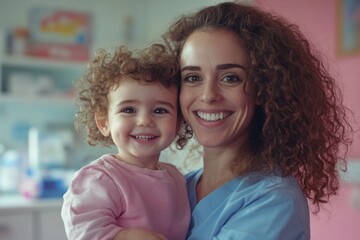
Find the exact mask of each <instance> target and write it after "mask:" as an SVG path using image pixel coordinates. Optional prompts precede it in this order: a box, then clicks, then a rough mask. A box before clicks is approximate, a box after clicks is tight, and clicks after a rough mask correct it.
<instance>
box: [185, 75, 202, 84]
mask: <svg viewBox="0 0 360 240" xmlns="http://www.w3.org/2000/svg"><path fill="white" fill-rule="evenodd" d="M199 81H200V77H199V76H196V75H188V76H186V77H185V78H184V79H183V82H185V83H196V82H199Z"/></svg>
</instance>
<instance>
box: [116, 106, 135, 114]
mask: <svg viewBox="0 0 360 240" xmlns="http://www.w3.org/2000/svg"><path fill="white" fill-rule="evenodd" d="M120 112H122V113H135V112H136V110H135V108H132V107H126V108H122V109H121V111H120Z"/></svg>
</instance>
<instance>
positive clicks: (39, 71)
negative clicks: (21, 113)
mask: <svg viewBox="0 0 360 240" xmlns="http://www.w3.org/2000/svg"><path fill="white" fill-rule="evenodd" d="M85 67H86V63H83V62H75V61H65V60H64V61H63V60H53V59H44V58H35V57H29V56H18V55H0V90H1V93H0V97H1V101H2V102H3V101H19V100H20V101H21V100H24V101H25V102H29V103H33V102H35V103H41V102H42V103H44V102H46V103H54V102H57V103H59V102H63V103H69V102H70V101H72V100H73V99H72V97H71V95H70V96H69V95H67V96H66V95H65V94H64V95H61V94H58V93H55V94H52V93H45V94H44V93H39V94H37V93H31V89H26V87H28V85H29V82H30V81H33V84H34V85H36V84H37V81H38V80H39V79H36V78H41V77H43V78H44V77H45V78H46V80H47V81H49V82H48V84H49V83H51V84H52V86H53V87H54V88H55V89H49V90H60V91H61V90H64V89H56V88H67V89H65V90H71V88H72V86H73V83H74V81H75V80H77V79H78V78H79V77H80V76H81V74H82V72H83V71H84V70H85ZM16 75H17V76H16ZM14 76H16V81H17V82H16V83H17V90H18V92H13V91H12V89H11V86H12V81H14V80H15V79H12V78H14ZM24 76H26V77H27V79H26V78H25V77H24ZM21 77H23V78H24V79H23V80H24V82H23V83H24V89H21V86H19V84H21ZM29 78H30V79H29ZM30 84H31V82H30ZM19 88H20V90H21V92H19ZM32 90H33V91H34V89H33V88H32ZM35 90H36V89H35ZM69 99H70V101H69ZM48 100H49V101H48ZM54 100H55V101H54Z"/></svg>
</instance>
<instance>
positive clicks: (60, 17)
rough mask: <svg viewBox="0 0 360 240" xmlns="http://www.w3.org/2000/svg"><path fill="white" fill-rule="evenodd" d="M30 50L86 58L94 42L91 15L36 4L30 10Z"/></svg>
mask: <svg viewBox="0 0 360 240" xmlns="http://www.w3.org/2000/svg"><path fill="white" fill-rule="evenodd" d="M28 28H29V31H30V39H29V44H28V47H27V54H29V55H32V56H39V57H48V58H55V59H66V60H79V61H86V60H88V59H89V50H90V46H91V32H92V31H91V15H90V14H89V13H84V12H75V11H68V10H61V9H49V8H34V9H31V11H30V12H29V26H28Z"/></svg>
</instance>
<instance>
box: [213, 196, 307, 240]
mask: <svg viewBox="0 0 360 240" xmlns="http://www.w3.org/2000/svg"><path fill="white" fill-rule="evenodd" d="M227 207H229V208H232V207H233V208H239V205H238V204H234V205H231V204H230V205H228V206H227ZM240 208H241V210H236V209H232V210H231V209H229V211H233V212H234V214H233V215H232V216H231V217H230V218H228V219H226V220H225V219H224V223H223V226H222V228H221V229H220V231H219V232H218V234H216V236H215V237H214V239H218V240H225V239H226V240H228V239H237V240H245V239H246V240H258V239H267V240H281V239H284V240H285V239H286V240H308V239H310V227H309V221H310V220H309V215H308V205H307V201H306V199H305V197H304V196H302V195H300V193H299V192H296V191H292V190H291V189H286V190H284V192H279V191H275V192H268V193H266V194H263V195H261V196H259V198H258V199H253V201H252V202H251V203H246V204H245V206H240ZM219 221H221V218H220V219H219Z"/></svg>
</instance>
